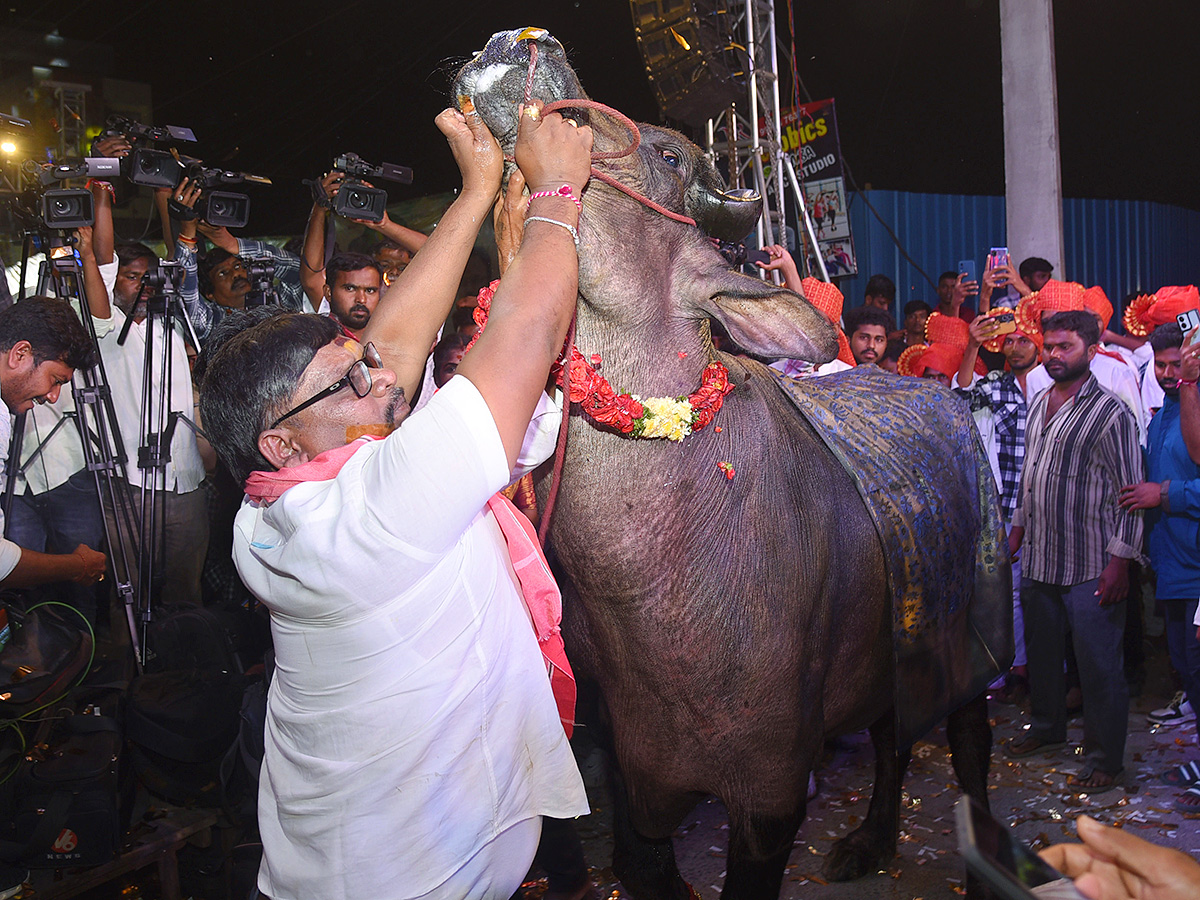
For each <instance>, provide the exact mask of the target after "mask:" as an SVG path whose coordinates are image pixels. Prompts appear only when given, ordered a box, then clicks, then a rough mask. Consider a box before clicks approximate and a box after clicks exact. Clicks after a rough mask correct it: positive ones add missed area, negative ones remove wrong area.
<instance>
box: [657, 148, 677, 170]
mask: <svg viewBox="0 0 1200 900" xmlns="http://www.w3.org/2000/svg"><path fill="white" fill-rule="evenodd" d="M658 152H659V153H661V154H662V158H663V159H665V160H666V161H667V165H668V166H670V167H671V168H672V169H678V168H679V156H678V155H677V154H675V153H672V152H671V151H670V150H660V151H658Z"/></svg>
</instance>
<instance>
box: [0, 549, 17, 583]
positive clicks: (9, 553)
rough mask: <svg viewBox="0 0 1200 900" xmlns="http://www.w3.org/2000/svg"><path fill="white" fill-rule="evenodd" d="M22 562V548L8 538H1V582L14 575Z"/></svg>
mask: <svg viewBox="0 0 1200 900" xmlns="http://www.w3.org/2000/svg"><path fill="white" fill-rule="evenodd" d="M20 561H21V548H20V547H18V546H17V545H16V544H14V543H13V542H12V541H10V540H8V539H7V538H0V581H3V580H4V579H5V578H7V577H8V576H9V575H11V574H12V570H13V569H15V568H16V567H17V563H19V562H20Z"/></svg>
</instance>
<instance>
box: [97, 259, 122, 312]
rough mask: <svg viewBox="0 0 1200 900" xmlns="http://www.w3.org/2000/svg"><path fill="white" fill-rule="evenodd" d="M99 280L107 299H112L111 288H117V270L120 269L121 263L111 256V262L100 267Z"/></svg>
mask: <svg viewBox="0 0 1200 900" xmlns="http://www.w3.org/2000/svg"><path fill="white" fill-rule="evenodd" d="M99 268H100V280H101V281H103V282H104V289H105V290H106V291H108V299H109V300H110V301H111V300H112V298H113V288H115V287H116V286H117V270H118V269H119V268H121V261H120V260H118V259H117V258H116V256H113V261H112V262H110V263H104V264H103V265H101V266H100V267H99Z"/></svg>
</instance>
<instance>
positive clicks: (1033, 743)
mask: <svg viewBox="0 0 1200 900" xmlns="http://www.w3.org/2000/svg"><path fill="white" fill-rule="evenodd" d="M1064 746H1066V741H1044V740H1042V739H1041V738H1040V737H1035V736H1034V735H1032V734H1028V735H1026V736H1025V737H1023V738H1021V739H1020V740H1019V741H1017V740H1011V741H1009V742H1008V743H1007V744H1005V745H1004V754H1005V756H1008V757H1011V758H1012V759H1021V758H1022V757H1025V756H1035V755H1038V754H1045V753H1052V752H1053V751H1055V750H1058V749H1059V748H1061V747H1064Z"/></svg>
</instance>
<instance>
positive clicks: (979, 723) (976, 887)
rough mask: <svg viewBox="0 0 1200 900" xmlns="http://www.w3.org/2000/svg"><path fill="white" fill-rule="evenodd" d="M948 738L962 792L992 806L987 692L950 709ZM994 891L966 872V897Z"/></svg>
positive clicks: (947, 722)
mask: <svg viewBox="0 0 1200 900" xmlns="http://www.w3.org/2000/svg"><path fill="white" fill-rule="evenodd" d="M946 742H947V743H948V744H949V745H950V761H951V763H952V764H953V765H954V774H955V776H956V777H957V778H958V784H959V787H961V788H962V789H963V793H965V794H967V796H969V797H971V798H973V799H974V800H976V801H978V802H979V803H980V805H982V806H983V808H984V809H989V806H988V797H987V777H988V769H989V767H990V766H991V762H992V725H991V723H990V722H989V721H988V715H987V695H986V694H980V695H979V696H978V697H976V698H975V699H974V700H970V701H968V702H967V703H964V704H963V705H962V706H961V707H959V708H958V709H956V710H955V711H954V712H952V713H950V715H949V717H948V718H947V719H946ZM991 896H992V894H991V892H990V891H988V890H987V888H985V887H984V885H983V884H982V883H981V882H980V881H979V880H978V879H976V878H975V876H974V875H972V874H971V873H970V872H968V873H967V897H969V898H972V900H975V898H983V897H991Z"/></svg>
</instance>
